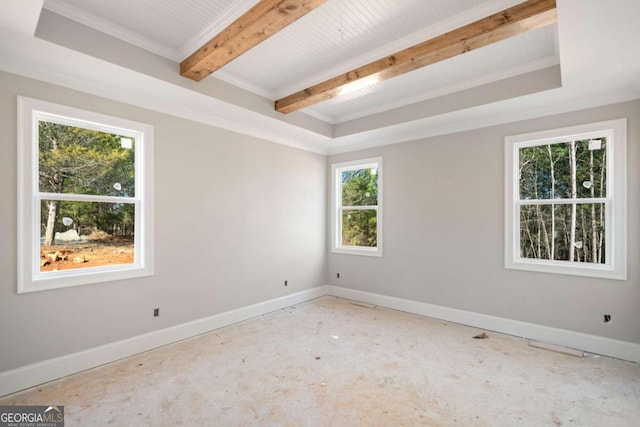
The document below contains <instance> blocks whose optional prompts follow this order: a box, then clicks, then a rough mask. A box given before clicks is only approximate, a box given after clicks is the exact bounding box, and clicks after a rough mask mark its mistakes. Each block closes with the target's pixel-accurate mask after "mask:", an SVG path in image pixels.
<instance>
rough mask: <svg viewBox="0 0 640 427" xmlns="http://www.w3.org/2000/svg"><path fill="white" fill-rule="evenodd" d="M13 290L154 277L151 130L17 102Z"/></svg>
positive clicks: (64, 109)
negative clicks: (15, 281) (15, 277)
mask: <svg viewBox="0 0 640 427" xmlns="http://www.w3.org/2000/svg"><path fill="white" fill-rule="evenodd" d="M18 120H19V124H18V132H19V135H18V157H19V158H18V165H19V166H18V167H19V171H18V173H19V181H18V199H19V200H18V292H32V291H39V290H47V289H54V288H60V287H67V286H75V285H84V284H88V283H96V282H104V281H111V280H118V279H126V278H131V277H138V276H143V275H149V274H151V273H152V259H153V258H152V245H151V234H152V222H151V208H152V200H151V197H152V194H151V180H152V173H151V158H152V157H151V156H152V155H151V149H152V144H153V140H152V138H153V129H152V127H151V126H149V125H145V124H141V123H137V122H133V121H130V120H125V119H121V118H116V117H110V116H105V115H101V114H96V113H91V112H88V111H84V110H79V109H75V108H70V107H65V106H62V105H57V104H52V103H49V102H44V101H39V100H35V99H29V98H23V97H19V99H18Z"/></svg>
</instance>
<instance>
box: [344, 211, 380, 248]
mask: <svg viewBox="0 0 640 427" xmlns="http://www.w3.org/2000/svg"><path fill="white" fill-rule="evenodd" d="M377 224H378V217H377V215H376V211H375V210H362V211H361V210H357V211H349V210H345V211H343V212H342V244H343V245H344V246H365V247H371V248H375V247H376V246H377V245H378V234H377Z"/></svg>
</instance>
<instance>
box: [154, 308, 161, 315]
mask: <svg viewBox="0 0 640 427" xmlns="http://www.w3.org/2000/svg"><path fill="white" fill-rule="evenodd" d="M158 316H160V309H159V308H154V309H153V317H158Z"/></svg>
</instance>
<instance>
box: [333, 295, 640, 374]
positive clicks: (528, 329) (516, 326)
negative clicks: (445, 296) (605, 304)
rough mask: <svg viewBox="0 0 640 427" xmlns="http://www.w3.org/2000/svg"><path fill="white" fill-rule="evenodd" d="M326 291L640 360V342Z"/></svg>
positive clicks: (375, 303)
mask: <svg viewBox="0 0 640 427" xmlns="http://www.w3.org/2000/svg"><path fill="white" fill-rule="evenodd" d="M327 293H328V294H329V295H333V296H336V297H340V298H346V299H351V300H355V301H361V302H365V303H368V304H374V305H379V306H381V307H387V308H392V309H395V310H400V311H406V312H408V313H414V314H420V315H423V316H428V317H433V318H436V319H441V320H446V321H449V322H454V323H460V324H463V325H467V326H473V327H476V328H480V329H486V330H490V331H495V332H501V333H504V334H508V335H514V336H517V337H522V338H527V339H531V340H536V341H541V342H545V343H548V344H554V345H560V346H563V347H568V348H573V349H576V350H582V351H586V352H588V353H594V354H600V355H603V356H609V357H615V358H616V359H622V360H628V361H630V362H636V363H640V344H636V343H632V342H628V341H620V340H614V339H611V338H604V337H600V336H597V335H589V334H584V333H581V332H574V331H569V330H566V329H558V328H551V327H548V326H541V325H536V324H533V323H526V322H520V321H517V320H511V319H505V318H502V317H495V316H489V315H486V314H480V313H474V312H471V311H464V310H457V309H454V308H448V307H443V306H439V305H434V304H428V303H424V302H418V301H412V300H407V299H402V298H395V297H390V296H386V295H380V294H374V293H371V292H364V291H358V290H354V289H347V288H342V287H339V286H333V285H327Z"/></svg>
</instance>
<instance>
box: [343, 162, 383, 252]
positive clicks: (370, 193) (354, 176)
mask: <svg viewBox="0 0 640 427" xmlns="http://www.w3.org/2000/svg"><path fill="white" fill-rule="evenodd" d="M376 172H377V171H374V170H372V169H356V170H350V171H343V172H342V206H344V207H353V206H377V205H378V175H377V173H376ZM377 220H378V218H377V212H376V211H375V210H374V209H366V210H349V209H346V210H344V211H343V212H342V244H343V245H345V246H365V247H376V246H377V245H378V235H377Z"/></svg>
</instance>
